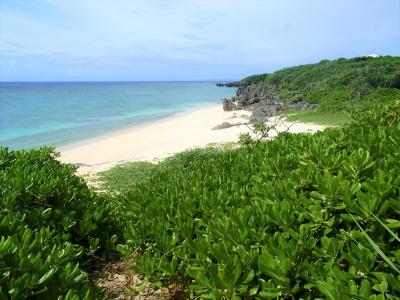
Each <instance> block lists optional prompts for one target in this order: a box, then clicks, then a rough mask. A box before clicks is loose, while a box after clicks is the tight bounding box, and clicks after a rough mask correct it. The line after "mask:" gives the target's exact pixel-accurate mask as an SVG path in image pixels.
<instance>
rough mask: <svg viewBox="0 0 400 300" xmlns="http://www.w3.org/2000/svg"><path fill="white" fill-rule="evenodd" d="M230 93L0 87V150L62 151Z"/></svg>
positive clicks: (183, 88)
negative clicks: (46, 147) (57, 148)
mask: <svg viewBox="0 0 400 300" xmlns="http://www.w3.org/2000/svg"><path fill="white" fill-rule="evenodd" d="M234 92H235V89H233V88H221V87H216V86H215V83H214V82H41V83H37V82H36V83H17V82H12V83H5V82H3V83H0V146H7V147H9V148H11V149H21V148H34V147H39V146H42V145H51V146H62V145H66V144H68V143H71V142H76V141H80V140H84V139H87V138H92V137H95V136H98V135H101V134H103V133H107V132H110V131H113V130H116V129H122V128H126V127H130V126H133V125H138V124H142V123H145V122H150V121H154V120H157V119H161V118H164V117H167V116H170V115H172V114H175V113H178V112H182V111H185V110H190V109H193V108H198V107H204V106H207V105H212V104H218V103H221V99H222V98H225V97H231V96H233V95H234ZM138 142H140V141H138Z"/></svg>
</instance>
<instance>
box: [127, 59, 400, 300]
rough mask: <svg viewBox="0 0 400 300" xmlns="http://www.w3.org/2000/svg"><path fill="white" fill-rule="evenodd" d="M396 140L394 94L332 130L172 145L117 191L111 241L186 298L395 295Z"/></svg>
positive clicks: (398, 289) (399, 153)
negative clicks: (216, 148) (131, 185)
mask: <svg viewBox="0 0 400 300" xmlns="http://www.w3.org/2000/svg"><path fill="white" fill-rule="evenodd" d="M324 64H325V62H324ZM399 149H400V103H396V104H394V105H391V106H386V107H384V108H376V109H374V110H370V111H368V112H364V113H362V114H360V115H358V116H354V121H353V124H352V125H350V126H348V127H345V128H343V129H338V128H335V129H327V130H325V131H324V132H322V133H317V134H315V135H308V134H296V135H294V134H289V133H284V134H281V135H279V137H278V138H277V139H275V140H273V141H268V142H258V143H251V144H249V146H247V147H243V148H239V149H232V150H227V151H222V152H220V153H206V154H202V153H201V151H200V152H191V153H189V154H180V156H179V159H178V160H177V161H175V164H174V167H173V168H170V167H168V172H157V171H154V172H152V173H151V176H150V178H149V179H148V180H147V181H146V182H144V183H143V184H139V185H137V186H136V188H135V189H133V190H132V191H131V192H130V193H128V195H127V199H128V206H127V207H128V209H127V211H128V214H129V215H130V220H131V221H132V222H131V224H130V226H129V228H128V230H127V232H126V240H127V243H126V244H125V245H120V246H119V249H120V251H121V252H123V253H125V254H127V255H130V254H131V252H132V249H137V248H138V247H139V249H141V255H140V256H139V257H138V259H137V262H136V270H137V271H139V272H141V273H143V274H145V275H146V276H147V277H149V278H151V279H152V280H155V281H159V282H161V283H163V282H164V283H166V284H167V283H168V282H170V281H174V282H177V281H179V282H182V283H183V284H185V283H188V285H189V292H190V294H191V295H192V296H194V297H197V296H201V297H203V298H208V299H222V298H232V299H241V298H258V299H276V298H291V299H299V298H302V299H315V298H324V297H325V298H326V299H351V298H355V299H364V298H370V299H385V298H389V299H399V298H398V297H396V295H399V294H400V273H399V269H400V267H399V265H400V251H399V237H398V229H399V228H400V221H399V216H400V206H399V198H400V191H399V187H400V177H399V176H398V174H400V165H399V161H400V150H399ZM160 168H161V169H162V168H163V166H162V163H161V165H160ZM164 170H165V169H164ZM363 297H364V298H363Z"/></svg>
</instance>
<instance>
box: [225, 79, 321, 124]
mask: <svg viewBox="0 0 400 300" xmlns="http://www.w3.org/2000/svg"><path fill="white" fill-rule="evenodd" d="M233 84H236V85H233ZM218 86H228V85H226V84H224V85H221V84H220V85H218ZM229 86H236V87H238V89H237V91H236V95H235V96H234V97H232V98H231V99H223V100H222V105H223V109H224V111H232V110H241V109H244V110H249V111H251V112H252V115H251V118H250V122H251V123H256V122H263V121H266V120H267V119H268V118H269V117H272V116H275V115H277V114H279V112H281V111H283V110H287V109H296V110H315V109H316V108H317V105H316V104H310V103H307V102H305V101H303V100H302V99H301V98H299V99H296V100H291V101H287V100H286V99H282V97H281V96H280V95H279V91H280V88H279V87H278V86H274V85H269V86H265V85H263V84H250V85H241V84H240V83H239V82H237V83H231V84H230V85H229Z"/></svg>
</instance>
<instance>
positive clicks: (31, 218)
mask: <svg viewBox="0 0 400 300" xmlns="http://www.w3.org/2000/svg"><path fill="white" fill-rule="evenodd" d="M56 156H57V155H56V153H55V152H54V151H53V150H52V149H50V148H43V149H40V150H31V151H8V149H7V148H0V200H1V207H0V220H1V222H0V236H1V238H0V272H1V277H0V298H2V299H3V298H6V299H7V298H11V299H26V298H29V299H57V298H58V297H60V298H59V299H83V298H85V299H93V298H95V297H96V296H95V295H96V293H95V291H94V290H93V288H91V287H90V286H89V284H88V280H87V275H86V273H85V272H84V271H83V269H82V268H81V267H80V266H81V265H82V266H83V267H84V268H89V267H90V265H91V263H92V262H93V261H94V260H95V259H99V258H104V259H105V258H109V257H111V256H112V255H113V253H114V248H115V246H114V245H115V244H116V242H117V240H118V237H117V235H118V234H119V233H120V230H121V227H120V225H118V224H119V223H118V211H117V208H116V207H114V206H113V205H112V203H110V202H109V201H108V199H107V198H106V197H105V196H98V195H96V194H94V193H93V192H92V191H90V190H89V189H88V188H87V186H86V184H85V182H84V181H83V179H81V178H79V177H77V176H75V175H74V171H75V168H74V167H73V166H71V165H63V164H61V163H60V162H58V161H57V160H56V159H55V158H56Z"/></svg>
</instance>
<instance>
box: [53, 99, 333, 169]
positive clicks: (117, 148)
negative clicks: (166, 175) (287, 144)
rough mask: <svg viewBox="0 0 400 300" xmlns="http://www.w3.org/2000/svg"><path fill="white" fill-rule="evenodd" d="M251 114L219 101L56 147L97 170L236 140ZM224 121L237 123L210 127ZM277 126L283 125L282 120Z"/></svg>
mask: <svg viewBox="0 0 400 300" xmlns="http://www.w3.org/2000/svg"><path fill="white" fill-rule="evenodd" d="M250 114H251V113H250V112H249V111H245V110H237V111H230V112H225V111H223V109H222V105H215V106H213V107H208V108H202V109H197V110H194V111H190V112H184V113H180V114H177V115H174V116H172V117H169V118H165V119H162V120H159V121H155V122H152V123H148V124H144V125H139V126H133V127H131V128H127V129H123V130H119V131H116V132H113V133H110V134H106V135H103V136H100V137H98V138H95V139H91V140H87V141H82V142H79V143H75V144H70V145H68V146H65V147H61V148H58V151H60V153H61V157H60V160H61V161H62V162H66V163H75V164H80V167H79V168H78V173H80V174H85V173H96V172H99V171H103V170H106V169H108V168H110V167H112V166H114V165H116V164H119V163H123V162H128V161H155V160H157V159H163V158H165V157H168V156H170V155H173V154H175V153H178V152H181V151H184V150H187V149H191V148H195V147H205V146H207V145H209V144H215V143H216V144H221V143H226V142H237V141H238V138H239V135H240V134H241V133H246V132H250V130H249V128H247V126H245V125H243V123H246V122H248V119H249V116H250ZM224 122H228V123H231V124H238V125H236V126H232V127H229V128H224V129H218V130H213V128H214V127H215V126H217V125H220V124H222V123H224ZM272 122H273V120H272ZM287 125H289V124H287ZM325 127H326V126H322V125H315V124H304V123H295V124H293V125H292V126H291V127H290V132H316V131H319V130H323V129H324V128H325ZM278 130H279V131H284V130H286V127H285V126H284V125H283V124H281V126H279V127H278Z"/></svg>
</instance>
